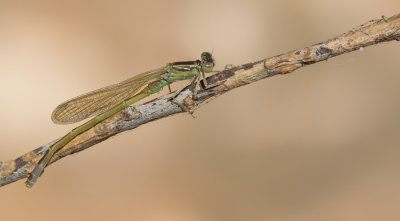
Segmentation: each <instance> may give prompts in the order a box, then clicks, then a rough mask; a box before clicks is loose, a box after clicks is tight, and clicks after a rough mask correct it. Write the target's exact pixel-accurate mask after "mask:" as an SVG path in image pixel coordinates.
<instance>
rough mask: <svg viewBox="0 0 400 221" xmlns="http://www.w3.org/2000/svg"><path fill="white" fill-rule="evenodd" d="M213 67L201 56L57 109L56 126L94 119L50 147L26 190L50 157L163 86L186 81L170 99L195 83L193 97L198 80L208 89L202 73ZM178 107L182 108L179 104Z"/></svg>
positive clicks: (209, 58) (207, 57) (206, 56)
mask: <svg viewBox="0 0 400 221" xmlns="http://www.w3.org/2000/svg"><path fill="white" fill-rule="evenodd" d="M214 65H215V64H214V60H213V58H212V55H211V53H209V52H203V53H202V54H201V60H196V61H183V62H174V63H169V64H167V65H165V66H164V67H161V68H159V69H155V70H152V71H148V72H144V73H142V74H139V75H136V76H134V77H132V78H130V79H127V80H125V81H123V82H121V83H118V84H114V85H110V86H108V87H104V88H101V89H98V90H95V91H92V92H89V93H86V94H83V95H80V96H78V97H75V98H73V99H71V100H68V101H65V102H64V103H62V104H60V105H58V106H57V107H56V109H55V110H54V111H53V113H52V116H51V119H52V120H53V122H54V123H56V124H69V123H75V122H78V121H81V120H83V119H86V118H88V117H92V116H95V117H94V118H92V119H91V120H89V121H88V122H86V123H84V124H82V125H81V126H79V127H76V128H75V129H73V130H71V131H70V132H69V133H68V134H66V135H65V136H64V137H62V138H61V139H60V140H58V141H57V142H56V143H54V144H53V145H52V146H50V147H49V149H48V150H47V152H46V153H45V155H44V156H43V157H42V159H41V160H40V161H39V163H38V164H37V165H36V166H35V168H34V169H33V170H32V172H31V174H30V175H29V177H28V180H27V181H26V182H25V184H26V186H27V187H29V188H30V187H32V186H33V185H34V184H35V183H36V180H37V178H38V177H39V176H40V175H41V174H42V173H43V171H44V168H45V167H46V166H47V164H48V163H49V162H50V160H51V158H52V157H53V155H54V154H55V153H56V152H57V151H59V150H61V149H62V148H63V147H64V146H65V145H66V144H68V143H69V142H70V141H71V140H73V139H74V138H75V137H76V136H78V135H79V134H81V133H83V132H85V131H87V130H89V129H90V128H92V127H94V126H95V125H96V124H98V123H100V122H102V121H103V120H105V119H107V118H109V117H110V116H112V115H114V114H115V113H118V112H119V111H121V110H122V109H124V108H126V107H128V106H130V105H132V104H134V103H136V102H138V101H140V100H141V99H143V98H145V97H147V96H149V95H151V94H154V93H157V92H159V91H161V89H162V88H163V87H164V86H166V85H168V87H169V85H170V84H171V83H173V82H176V81H181V80H188V82H187V83H186V84H185V85H184V86H183V87H181V88H180V89H178V90H177V91H175V92H174V94H173V96H172V98H175V97H176V96H177V95H179V93H180V92H181V91H182V90H184V89H185V88H187V87H188V86H190V85H191V84H193V83H195V82H196V87H195V89H194V92H193V93H194V95H195V96H196V95H197V90H198V88H199V87H200V80H201V78H202V80H203V84H204V86H205V87H206V88H208V87H209V85H208V84H207V81H206V79H205V74H204V73H208V72H212V70H213V68H214ZM140 89H141V90H140ZM139 90H140V91H139ZM179 106H181V107H183V106H182V105H181V104H180V105H179Z"/></svg>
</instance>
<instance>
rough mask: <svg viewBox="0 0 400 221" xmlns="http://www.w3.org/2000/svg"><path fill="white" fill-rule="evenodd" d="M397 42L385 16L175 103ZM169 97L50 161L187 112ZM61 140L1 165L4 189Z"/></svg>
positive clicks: (231, 74) (223, 76) (134, 110)
mask: <svg viewBox="0 0 400 221" xmlns="http://www.w3.org/2000/svg"><path fill="white" fill-rule="evenodd" d="M392 40H397V41H399V40H400V14H397V15H394V16H392V17H390V18H386V17H382V18H381V19H377V20H371V21H369V22H367V23H365V24H363V25H361V26H359V27H356V28H353V29H352V30H350V31H348V32H346V33H344V34H342V35H339V36H337V37H335V38H333V39H330V40H326V41H324V42H320V43H318V44H314V45H311V46H308V47H305V48H302V49H299V50H294V51H290V52H287V53H284V54H281V55H277V56H274V57H270V58H267V59H263V60H260V61H256V62H252V63H248V64H244V65H240V66H236V67H233V68H230V69H226V70H224V71H222V72H219V73H217V74H215V75H212V76H210V77H208V78H207V81H208V82H209V83H210V84H218V85H219V86H217V87H214V88H212V89H209V90H207V91H205V90H203V89H202V90H200V91H199V93H198V98H197V99H192V97H193V86H192V87H190V88H188V89H187V90H185V91H183V92H182V93H181V94H180V95H179V96H178V97H177V98H176V99H177V100H178V101H182V102H183V103H184V104H185V105H186V106H187V107H188V108H190V109H196V108H197V107H198V106H199V105H200V104H202V103H205V102H206V101H207V100H209V99H211V98H215V97H216V96H219V95H221V94H224V93H226V92H228V91H230V90H232V89H234V88H237V87H240V86H243V85H246V84H250V83H252V82H255V81H258V80H261V79H264V78H267V77H271V76H274V75H277V74H288V73H291V72H293V71H295V70H296V69H298V68H300V67H303V66H305V65H309V64H314V63H316V62H319V61H324V60H327V59H328V58H332V57H335V56H338V55H341V54H344V53H347V52H351V51H354V50H359V49H363V48H365V47H367V46H370V45H375V44H378V43H381V42H387V41H392ZM170 97H171V95H170V94H167V95H164V96H161V97H159V98H156V99H154V100H152V101H149V102H147V103H144V104H141V105H137V106H134V107H128V108H126V109H125V110H123V111H121V112H120V113H118V114H115V115H114V116H112V117H111V118H109V119H107V120H105V121H103V122H102V123H100V124H98V125H97V126H95V127H94V128H92V129H90V130H88V131H87V132H85V133H83V134H81V135H79V136H78V137H76V138H75V139H74V140H73V141H71V142H70V143H68V144H67V145H66V146H65V147H64V148H63V149H62V150H61V151H59V152H58V153H57V154H56V155H55V156H54V158H53V159H52V161H51V162H55V161H57V160H59V159H61V158H63V157H65V156H68V155H70V154H73V153H76V152H79V151H81V150H84V149H86V148H89V147H90V146H93V145H95V144H97V143H99V142H102V141H103V140H106V139H108V138H109V137H111V136H114V135H116V134H118V133H120V132H123V131H126V130H130V129H134V128H136V127H138V126H140V125H142V124H145V123H148V122H150V121H154V120H157V119H160V118H163V117H167V116H170V115H173V114H177V113H181V112H182V109H181V108H180V107H178V106H177V105H176V104H174V103H173V102H171V101H170ZM56 141H57V140H54V141H52V142H50V143H48V144H46V145H43V146H41V147H39V148H37V149H35V150H32V151H30V152H28V153H26V154H24V155H22V156H20V157H17V158H15V159H12V160H9V161H4V162H1V161H0V186H4V185H6V184H9V183H11V182H14V181H17V180H19V179H22V178H26V177H27V176H28V175H29V173H30V172H31V170H32V169H33V167H34V166H35V165H36V163H37V162H38V161H39V160H40V159H41V157H42V156H43V154H44V153H45V151H46V150H47V148H48V147H49V146H50V145H52V144H53V143H54V142H56Z"/></svg>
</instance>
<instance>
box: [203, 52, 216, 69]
mask: <svg viewBox="0 0 400 221" xmlns="http://www.w3.org/2000/svg"><path fill="white" fill-rule="evenodd" d="M214 65H215V63H214V59H213V58H212V55H211V54H210V52H203V53H201V68H202V69H203V71H204V72H211V71H212V69H213V68H214Z"/></svg>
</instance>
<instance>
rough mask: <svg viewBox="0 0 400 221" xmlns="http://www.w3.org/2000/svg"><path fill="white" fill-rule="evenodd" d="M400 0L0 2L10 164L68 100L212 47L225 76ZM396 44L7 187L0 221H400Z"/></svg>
mask: <svg viewBox="0 0 400 221" xmlns="http://www.w3.org/2000/svg"><path fill="white" fill-rule="evenodd" d="M399 9H400V2H399V1H398V0H379V1H378V0H374V1H363V0H354V1H348V0H337V1H317V0H314V1H311V0H309V1H307V0H306V1H304V0H303V1H291V2H290V3H289V1H257V0H241V1H210V0H204V1H154V2H153V1H99V0H97V1H70V0H69V1H6V0H0V75H1V81H2V84H1V85H2V86H1V87H0V100H1V101H2V107H1V108H0V116H1V117H2V121H1V124H0V132H1V140H0V146H1V148H0V160H8V159H11V158H14V157H17V156H19V155H21V154H24V153H26V152H28V151H30V150H32V149H34V148H36V147H38V146H40V145H43V144H45V143H48V142H49V141H51V140H53V139H55V138H58V137H61V136H62V135H64V134H65V133H67V132H68V131H69V130H71V129H72V128H73V127H75V126H77V125H78V124H76V125H62V126H59V125H54V124H53V123H52V122H51V120H50V114H51V112H52V110H53V108H54V107H56V106H57V105H58V104H59V103H61V102H63V101H64V100H67V99H69V98H71V97H74V96H77V95H79V94H82V93H85V92H88V91H91V90H94V89H97V88H100V87H103V86H106V85H108V84H113V83H117V82H119V81H122V80H124V79H126V78H129V77H130V76H132V75H135V74H138V73H141V72H143V71H146V70H150V69H153V68H157V67H160V66H163V65H164V64H165V63H167V62H170V61H179V60H192V59H197V58H198V57H199V55H200V53H201V52H202V51H213V53H214V56H215V57H216V59H217V69H222V68H223V67H224V66H225V64H228V63H231V64H243V63H247V62H251V61H255V60H259V59H262V58H266V57H269V56H273V55H277V54H280V53H283V52H286V51H289V50H293V49H296V48H301V47H304V46H307V45H310V44H313V43H317V42H320V41H322V40H326V39H329V38H331V37H334V36H336V35H338V34H341V33H343V32H345V31H348V30H350V29H351V28H353V27H356V26H358V25H360V24H362V23H364V22H367V21H369V20H371V19H375V18H380V17H381V16H382V15H385V16H391V15H394V14H396V13H399V12H400V10H399ZM399 52H400V43H399V42H390V43H384V44H380V45H378V46H372V47H368V48H365V50H364V51H362V52H359V51H357V52H353V53H350V54H346V55H343V56H339V57H336V58H333V59H330V60H329V61H327V62H321V63H318V64H315V65H311V66H309V67H305V68H302V69H301V70H298V71H296V72H295V73H292V74H290V75H285V76H276V77H273V78H270V79H267V80H263V81H260V82H257V83H254V84H252V85H248V86H245V87H242V88H239V89H236V90H234V91H232V92H230V93H228V94H226V95H223V96H221V97H219V98H218V99H215V100H213V101H212V102H210V103H209V104H207V105H204V106H203V107H201V108H200V109H199V110H198V111H197V112H196V113H195V116H196V118H195V119H192V117H191V116H190V115H188V114H181V115H176V116H173V117H169V118H167V119H163V120H159V121H156V122H152V123H150V124H147V125H144V126H141V127H140V128H137V129H135V130H133V131H129V132H125V133H123V134H119V135H117V136H116V137H113V138H111V139H109V140H107V141H105V142H102V143H100V144H98V145H96V146H94V147H92V148H89V149H88V150H86V151H83V152H81V153H79V154H75V155H73V156H69V157H67V158H64V159H63V160H61V161H59V162H57V163H56V164H53V165H52V166H50V167H49V168H47V169H46V172H45V173H44V175H43V176H42V178H41V179H39V182H38V183H37V185H36V186H35V187H34V188H33V189H31V190H27V189H26V188H25V186H24V183H23V182H24V181H22V180H20V181H18V182H15V183H12V184H10V185H7V186H5V187H2V188H0V219H1V220H23V219H24V220H54V219H56V220H71V219H75V220H151V221H153V220H174V221H175V220H176V221H181V220H182V221H183V220H185V221H187V220H189V221H192V220H193V221H198V220H251V221H253V220H254V221H258V220H399V219H400V214H399V212H398V207H399V206H398V205H399V203H400V188H399V186H400V173H399V171H400V147H399V144H400V137H399V132H400V100H399V96H398V94H399V93H400V87H399V85H400V74H399V71H400V67H399V59H400V54H399Z"/></svg>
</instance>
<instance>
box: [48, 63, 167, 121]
mask: <svg viewBox="0 0 400 221" xmlns="http://www.w3.org/2000/svg"><path fill="white" fill-rule="evenodd" d="M164 73H166V71H165V68H159V69H156V70H152V71H148V72H144V73H142V74H139V75H136V76H134V77H132V78H129V79H127V80H125V81H123V82H121V83H118V84H113V85H110V86H107V87H104V88H100V89H97V90H95V91H92V92H89V93H86V94H83V95H80V96H78V97H75V98H72V99H70V100H68V101H65V102H64V103H62V104H60V105H58V106H57V107H56V109H54V111H53V113H52V115H51V120H52V121H53V122H54V123H56V124H70V123H75V122H78V121H81V120H83V119H86V118H88V117H91V116H95V115H97V114H100V113H102V112H104V111H106V110H108V109H110V108H111V107H113V106H115V105H117V104H119V103H121V102H122V101H124V100H126V99H128V98H130V97H132V96H133V95H135V93H136V92H137V91H138V90H139V89H141V88H142V87H143V86H144V85H146V84H147V83H149V82H150V81H152V80H157V79H159V78H160V77H161V75H162V74H164Z"/></svg>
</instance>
